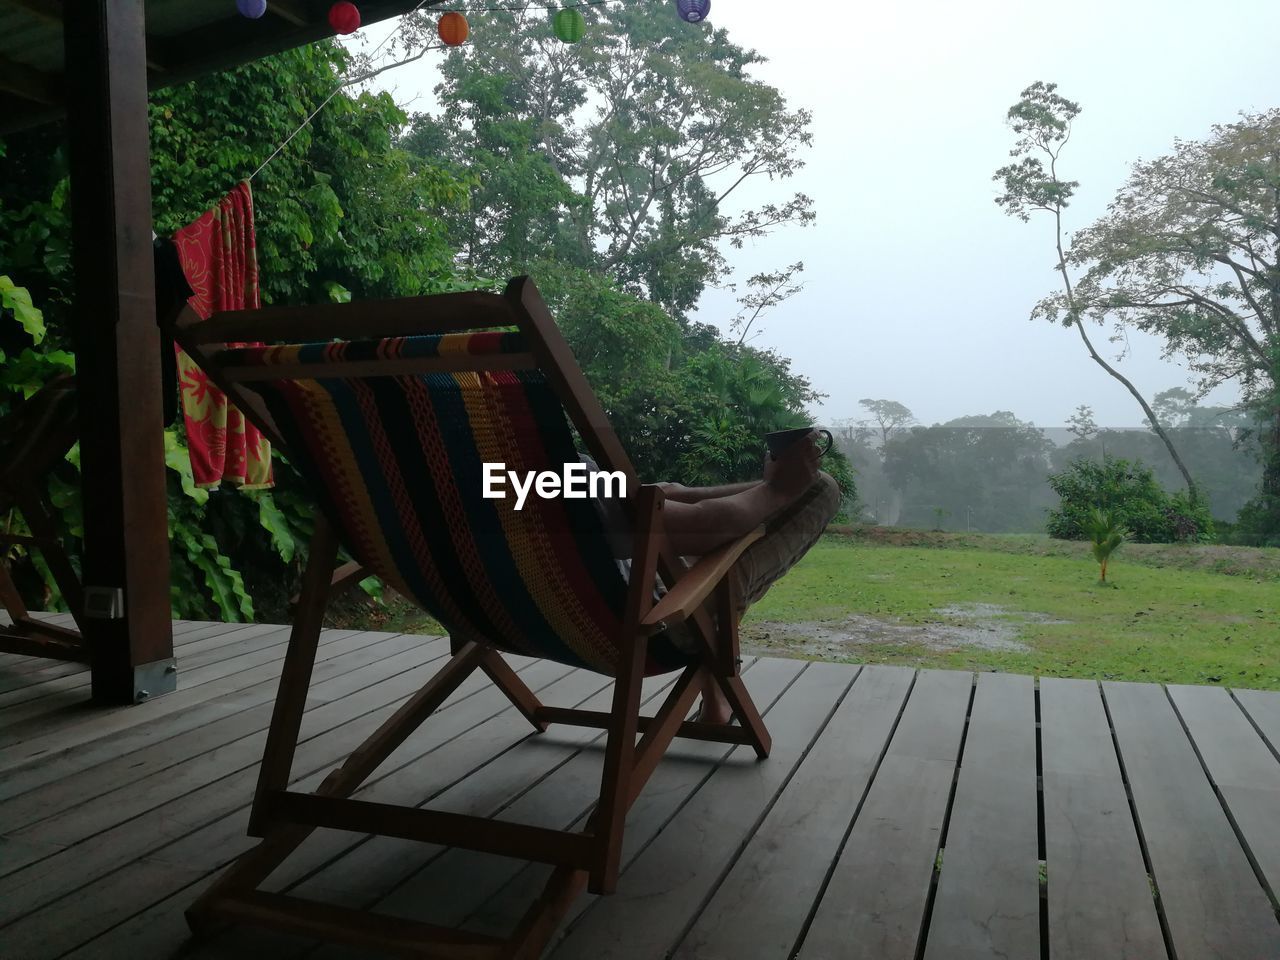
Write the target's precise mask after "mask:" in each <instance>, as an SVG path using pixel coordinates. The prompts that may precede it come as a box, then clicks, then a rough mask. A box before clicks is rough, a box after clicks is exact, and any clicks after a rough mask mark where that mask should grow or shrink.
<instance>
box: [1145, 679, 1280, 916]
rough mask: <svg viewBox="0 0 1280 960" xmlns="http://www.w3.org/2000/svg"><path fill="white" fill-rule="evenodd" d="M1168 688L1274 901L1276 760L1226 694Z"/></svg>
mask: <svg viewBox="0 0 1280 960" xmlns="http://www.w3.org/2000/svg"><path fill="white" fill-rule="evenodd" d="M1168 690H1169V696H1170V697H1171V698H1172V700H1173V704H1174V706H1175V707H1176V708H1177V710H1178V713H1179V714H1180V715H1181V717H1182V722H1183V723H1184V724H1186V727H1187V731H1188V732H1189V733H1190V734H1191V740H1192V742H1193V743H1194V744H1195V745H1196V749H1197V750H1198V751H1199V754H1200V758H1201V762H1202V763H1203V764H1204V766H1205V767H1207V768H1208V771H1209V778H1210V780H1211V781H1212V783H1213V784H1214V785H1215V786H1216V787H1217V788H1218V793H1219V795H1220V797H1221V798H1222V802H1223V803H1225V804H1226V807H1227V812H1228V814H1229V815H1230V817H1231V820H1232V822H1233V823H1234V824H1235V828H1236V830H1237V831H1238V833H1239V834H1240V836H1241V837H1242V839H1243V842H1244V846H1245V851H1246V852H1247V853H1248V855H1249V856H1250V858H1251V859H1252V861H1253V863H1254V865H1255V867H1256V868H1257V870H1258V872H1260V873H1261V874H1262V878H1263V881H1264V883H1265V884H1266V887H1267V890H1268V892H1269V894H1270V896H1271V899H1272V901H1275V899H1276V896H1277V894H1280V761H1277V760H1276V758H1275V755H1274V754H1273V753H1272V752H1271V749H1270V748H1269V747H1268V746H1267V744H1266V743H1265V742H1264V741H1263V739H1262V738H1261V737H1260V736H1259V735H1258V731H1257V730H1255V729H1254V727H1253V724H1251V723H1250V722H1249V718H1248V717H1247V716H1245V714H1244V713H1243V712H1242V711H1241V710H1240V707H1239V706H1238V705H1237V704H1236V702H1235V701H1234V700H1232V699H1231V695H1230V694H1229V693H1227V691H1225V690H1220V689H1217V688H1215V687H1188V686H1170V687H1169V688H1168Z"/></svg>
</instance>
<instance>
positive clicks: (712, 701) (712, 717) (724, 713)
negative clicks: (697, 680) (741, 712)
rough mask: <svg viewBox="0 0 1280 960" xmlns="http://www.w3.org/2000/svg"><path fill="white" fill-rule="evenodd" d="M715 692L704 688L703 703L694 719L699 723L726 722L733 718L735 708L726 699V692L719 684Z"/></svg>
mask: <svg viewBox="0 0 1280 960" xmlns="http://www.w3.org/2000/svg"><path fill="white" fill-rule="evenodd" d="M714 689H715V692H714V693H712V692H711V691H707V690H704V691H703V694H702V704H701V706H699V707H698V712H697V714H696V715H695V716H694V719H695V720H696V721H697V722H698V723H716V724H722V725H723V724H726V723H729V722H730V721H731V720H733V710H731V709H730V708H729V701H728V700H726V699H725V696H724V692H723V691H722V690H721V689H720V688H719V687H718V686H717V687H715V688H714Z"/></svg>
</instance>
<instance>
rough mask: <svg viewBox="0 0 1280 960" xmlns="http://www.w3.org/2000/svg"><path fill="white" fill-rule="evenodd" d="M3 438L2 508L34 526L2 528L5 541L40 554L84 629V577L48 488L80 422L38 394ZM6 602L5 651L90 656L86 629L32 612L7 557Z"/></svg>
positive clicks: (2, 575)
mask: <svg viewBox="0 0 1280 960" xmlns="http://www.w3.org/2000/svg"><path fill="white" fill-rule="evenodd" d="M67 383H68V384H69V383H70V381H69V380H68V381H67ZM61 386H62V385H59V384H51V385H50V386H48V387H46V388H45V390H57V389H60V388H61ZM45 399H47V397H46V398H45ZM33 411H34V412H33ZM0 442H2V443H3V444H4V447H5V454H6V456H5V462H4V463H0V512H2V511H7V510H9V509H11V508H15V507H16V508H17V510H18V512H19V513H21V514H22V518H23V520H25V521H26V524H27V529H28V530H29V531H30V534H29V535H18V534H10V533H4V532H0V544H22V545H24V546H26V547H27V548H28V549H29V550H36V551H38V552H39V553H40V555H41V556H42V557H43V558H44V562H45V564H46V565H47V566H48V568H49V572H50V573H51V574H53V580H54V583H56V584H57V586H58V590H59V591H61V593H62V597H63V599H64V600H65V601H66V602H67V605H68V607H69V608H70V610H71V615H72V617H73V618H74V619H75V622H76V625H77V626H78V627H81V629H83V625H82V623H81V617H82V616H83V615H84V614H83V611H84V596H83V591H82V589H81V585H80V577H79V575H78V574H77V573H76V570H75V567H74V566H72V564H71V558H70V557H68V556H67V553H66V551H65V550H64V549H63V548H62V544H61V542H60V541H59V540H58V536H57V528H56V526H55V524H54V519H53V516H54V514H53V508H52V507H51V506H50V504H49V498H48V495H47V494H46V492H45V489H44V479H45V477H46V476H47V475H48V474H49V471H50V470H52V469H53V467H54V465H55V464H56V463H57V462H58V461H59V460H61V459H62V458H63V457H64V456H65V455H66V453H67V451H68V450H70V449H71V447H72V445H73V444H74V443H75V442H76V424H75V422H74V421H71V420H63V419H59V417H58V416H57V409H56V404H54V403H53V402H52V401H50V402H48V403H44V402H42V396H41V394H36V396H35V397H33V398H32V399H31V400H29V401H27V403H26V404H23V405H22V406H19V407H18V408H16V409H15V410H14V411H13V412H11V413H10V414H9V415H8V416H7V417H6V418H5V419H4V421H3V422H0ZM0 604H3V606H4V608H5V611H6V612H7V613H8V614H9V619H10V620H11V621H12V624H11V625H9V626H0V651H3V652H4V653H16V654H19V655H22V656H33V657H50V658H53V659H56V660H72V661H79V662H82V663H87V662H88V661H89V648H88V645H87V644H86V643H85V640H84V636H83V634H82V633H81V632H80V631H78V630H69V629H67V628H65V627H59V626H57V625H55V624H52V623H48V622H46V621H43V620H37V619H36V618H35V617H32V616H31V614H30V612H29V611H28V610H27V607H26V604H24V603H23V601H22V596H21V595H20V594H19V593H18V588H17V586H16V585H15V584H14V582H13V578H12V577H11V576H10V575H9V571H8V569H7V568H6V566H5V564H4V562H3V561H0Z"/></svg>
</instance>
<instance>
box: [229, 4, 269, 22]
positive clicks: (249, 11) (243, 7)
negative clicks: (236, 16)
mask: <svg viewBox="0 0 1280 960" xmlns="http://www.w3.org/2000/svg"><path fill="white" fill-rule="evenodd" d="M236 9H237V10H239V11H240V16H242V17H248V18H249V19H250V20H257V19H258V18H259V17H260V16H262V15H263V14H264V13H266V12H267V0H236Z"/></svg>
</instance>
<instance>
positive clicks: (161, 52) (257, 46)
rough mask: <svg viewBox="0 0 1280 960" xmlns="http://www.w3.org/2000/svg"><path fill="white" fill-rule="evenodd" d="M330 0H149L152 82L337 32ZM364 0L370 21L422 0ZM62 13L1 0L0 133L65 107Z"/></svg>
mask: <svg viewBox="0 0 1280 960" xmlns="http://www.w3.org/2000/svg"><path fill="white" fill-rule="evenodd" d="M124 2H128V0H124ZM331 2H332V0H268V3H267V13H266V15H264V16H263V17H262V18H261V19H259V20H249V19H246V18H245V17H242V16H240V14H239V13H238V12H237V11H236V5H235V0H146V2H145V6H146V23H147V76H148V82H149V84H150V86H151V88H152V89H156V88H159V87H165V86H169V85H171V84H175V83H182V82H185V81H187V80H191V79H194V78H195V77H199V76H200V75H202V74H205V73H210V72H212V71H215V70H223V69H227V68H229V67H234V66H238V65H239V64H242V63H249V62H251V61H254V60H259V59H261V58H262V57H265V56H268V55H270V54H273V53H279V52H280V51H281V50H287V49H289V48H290V47H296V46H300V45H302V44H305V43H311V42H313V41H315V40H319V39H320V38H322V37H326V36H331V35H332V34H333V30H332V29H331V28H330V27H329V22H328V18H327V13H328V10H329V7H330V5H331ZM441 2H442V0H426V3H425V4H424V6H434V5H437V4H439V3H441ZM358 6H359V7H360V15H361V19H362V22H363V24H364V25H366V26H367V25H368V24H371V23H377V22H378V21H380V20H386V19H387V18H389V17H395V16H399V15H400V14H403V13H406V12H408V11H409V10H412V9H413V8H414V7H415V6H417V2H416V0H361V2H360V3H358ZM62 19H63V3H62V0H0V133H6V132H11V131H13V130H19V129H22V128H24V127H31V126H35V125H38V124H41V123H45V122H47V121H50V120H54V119H56V118H57V117H59V116H61V115H62V113H63V110H64V107H65V96H64V92H63V91H64V87H65V84H64V80H63V68H64V60H65V57H64V53H63V40H62Z"/></svg>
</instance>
